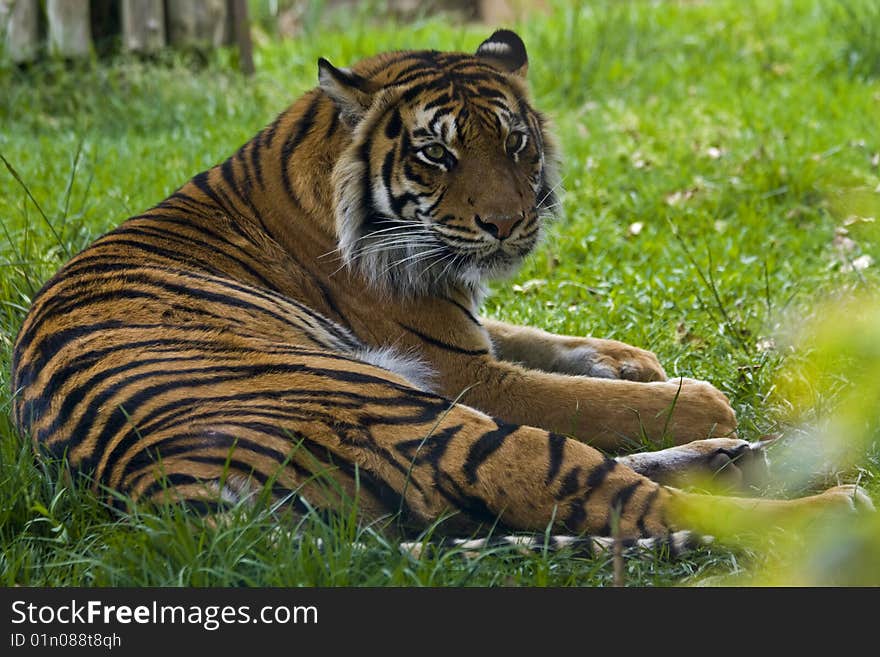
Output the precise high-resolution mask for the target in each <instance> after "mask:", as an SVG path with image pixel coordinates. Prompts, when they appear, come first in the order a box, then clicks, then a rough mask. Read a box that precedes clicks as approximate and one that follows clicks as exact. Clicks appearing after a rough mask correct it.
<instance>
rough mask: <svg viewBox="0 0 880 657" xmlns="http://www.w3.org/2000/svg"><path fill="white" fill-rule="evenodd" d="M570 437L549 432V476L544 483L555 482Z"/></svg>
mask: <svg viewBox="0 0 880 657" xmlns="http://www.w3.org/2000/svg"><path fill="white" fill-rule="evenodd" d="M567 440H568V439H567V438H566V437H565V436H563V435H560V434H558V433H550V434H547V451H548V452H549V456H548V457H547V458H548V461H549V466H548V467H547V477H546V479H545V480H544V483H545V484H547V485H548V486H549V485H550V484H551V483H552V482H553V480H554V479H555V478H556V476H557V475H558V474H559V469H560V468H561V467H562V456H563V454H564V453H565V443H566V441H567Z"/></svg>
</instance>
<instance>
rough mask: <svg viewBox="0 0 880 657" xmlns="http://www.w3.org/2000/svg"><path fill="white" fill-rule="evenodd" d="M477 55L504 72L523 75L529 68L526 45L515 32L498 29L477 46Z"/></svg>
mask: <svg viewBox="0 0 880 657" xmlns="http://www.w3.org/2000/svg"><path fill="white" fill-rule="evenodd" d="M477 57H483V58H485V59H486V60H488V61H489V63H490V64H492V66H494V67H495V68H498V69H501V70H502V71H504V72H505V73H513V74H514V75H518V76H520V77H523V78H524V77H525V76H526V72H527V71H528V70H529V56H528V54H527V53H526V45H525V44H524V43H523V41H522V39H520V38H519V35H517V33H516V32H512V31H510V30H498V31H497V32H495V34H493V35H492V36H490V37H489V38H488V39H486V40H485V41H483V43H481V44H480V47H479V48H477Z"/></svg>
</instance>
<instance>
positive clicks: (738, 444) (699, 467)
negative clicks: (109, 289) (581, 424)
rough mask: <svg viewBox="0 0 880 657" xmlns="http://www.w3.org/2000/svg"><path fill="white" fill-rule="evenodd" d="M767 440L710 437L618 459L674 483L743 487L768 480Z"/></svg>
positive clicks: (666, 481) (647, 473) (640, 471)
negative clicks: (749, 440) (752, 440)
mask: <svg viewBox="0 0 880 657" xmlns="http://www.w3.org/2000/svg"><path fill="white" fill-rule="evenodd" d="M765 446H766V443H765V442H755V443H750V442H748V441H745V440H740V439H738V438H710V439H707V440H697V441H694V442H691V443H688V444H686V445H680V446H678V447H670V448H669V449H663V450H659V451H656V452H640V453H637V454H629V455H627V456H620V457H618V458H617V461H618V462H619V463H622V464H624V465H626V466H628V467H630V468H632V469H633V470H635V471H636V472H638V473H639V474H642V475H644V476H646V477H649V478H650V479H653V480H654V481H657V482H659V483H662V484H669V485H673V486H683V485H687V484H692V483H709V484H711V485H712V486H719V487H722V488H725V489H736V490H742V489H745V488H747V487H749V486H757V485H761V484H763V483H765V482H766V481H767V479H768V464H767V457H766V452H765V449H764V448H765Z"/></svg>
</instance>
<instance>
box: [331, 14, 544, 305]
mask: <svg viewBox="0 0 880 657" xmlns="http://www.w3.org/2000/svg"><path fill="white" fill-rule="evenodd" d="M527 67H528V60H527V56H526V50H525V46H524V45H523V43H522V41H521V40H520V39H519V37H518V36H516V35H515V34H514V33H512V32H509V31H499V32H496V33H495V34H494V35H492V37H490V38H489V39H488V40H487V41H485V42H484V43H483V44H482V45H481V46H480V48H479V49H478V50H477V52H476V54H475V55H466V54H461V53H440V52H434V51H417V52H402V53H392V54H386V55H381V56H379V57H376V58H372V59H368V60H365V61H363V62H361V63H359V64H358V65H356V66H355V67H354V68H352V69H348V70H342V69H337V68H334V67H333V66H332V65H331V64H330V63H329V62H327V61H326V60H321V61H320V62H319V74H320V75H319V78H320V83H321V88H322V89H323V90H324V91H325V93H327V94H328V95H330V97H331V98H333V100H334V101H335V102H336V104H337V106H338V108H339V116H340V119H341V120H342V121H343V123H344V124H346V125H347V126H348V128H349V129H350V130H351V133H352V141H351V143H350V145H349V146H348V148H347V149H346V151H345V152H344V153H343V155H342V156H341V158H340V159H339V161H338V162H337V164H336V166H335V168H334V172H333V184H334V195H335V198H334V202H335V206H336V208H335V210H336V232H337V238H338V241H339V250H340V252H341V253H342V257H343V259H344V261H345V263H346V265H348V266H349V267H351V268H353V269H356V270H357V271H359V272H360V273H361V274H362V275H363V276H364V277H365V278H366V279H367V280H368V281H369V282H370V283H371V284H373V285H374V286H376V287H378V288H380V289H383V290H386V291H389V292H390V291H391V290H393V291H394V293H395V294H398V295H401V294H402V295H421V294H432V293H437V292H442V291H443V290H444V289H447V288H449V287H451V286H456V285H458V286H465V287H467V288H470V289H474V290H476V289H479V288H480V287H481V286H482V285H483V284H484V282H485V281H486V280H488V279H491V278H496V277H499V276H504V275H506V274H509V273H510V272H512V271H513V270H515V269H516V267H517V266H518V265H519V264H520V263H521V261H522V259H523V257H525V256H526V255H527V254H528V253H530V252H531V251H532V250H533V249H534V247H535V245H536V244H537V242H538V240H539V238H540V236H541V234H542V224H543V222H544V221H545V219H546V218H547V217H548V215H550V214H551V213H552V211H553V210H554V208H555V207H556V205H557V202H556V191H557V187H558V174H557V156H556V151H555V148H554V147H553V143H552V140H551V137H550V135H549V134H548V131H547V127H546V120H545V119H544V117H542V116H541V114H539V113H538V112H536V111H535V110H534V109H533V108H532V107H531V106H530V104H529V102H528V100H527V88H526V84H525V73H526V69H527Z"/></svg>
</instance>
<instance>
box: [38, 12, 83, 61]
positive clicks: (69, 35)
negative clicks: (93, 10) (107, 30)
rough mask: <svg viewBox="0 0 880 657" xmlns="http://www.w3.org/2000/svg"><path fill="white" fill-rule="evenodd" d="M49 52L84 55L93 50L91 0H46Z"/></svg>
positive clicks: (65, 55) (71, 55) (72, 55)
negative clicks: (90, 23)
mask: <svg viewBox="0 0 880 657" xmlns="http://www.w3.org/2000/svg"><path fill="white" fill-rule="evenodd" d="M46 17H47V18H48V21H49V52H50V53H52V54H53V55H61V56H62V57H82V56H85V55H88V54H89V53H91V51H92V30H91V27H90V25H89V22H90V14H89V0H46Z"/></svg>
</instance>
